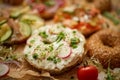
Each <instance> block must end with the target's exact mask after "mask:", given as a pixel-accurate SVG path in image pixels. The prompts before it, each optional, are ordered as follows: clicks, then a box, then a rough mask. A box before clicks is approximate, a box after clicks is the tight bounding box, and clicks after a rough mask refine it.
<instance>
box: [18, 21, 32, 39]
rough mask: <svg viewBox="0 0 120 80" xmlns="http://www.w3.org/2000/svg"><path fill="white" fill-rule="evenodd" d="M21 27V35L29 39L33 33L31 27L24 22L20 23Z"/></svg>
mask: <svg viewBox="0 0 120 80" xmlns="http://www.w3.org/2000/svg"><path fill="white" fill-rule="evenodd" d="M19 25H20V33H21V34H22V35H23V36H25V37H29V36H30V35H31V32H32V31H31V27H30V26H29V25H28V24H26V23H24V22H19Z"/></svg>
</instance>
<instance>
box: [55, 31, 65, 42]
mask: <svg viewBox="0 0 120 80" xmlns="http://www.w3.org/2000/svg"><path fill="white" fill-rule="evenodd" d="M64 38H65V34H64V33H63V32H60V33H59V34H58V36H57V39H56V41H57V42H60V41H61V40H62V39H64Z"/></svg>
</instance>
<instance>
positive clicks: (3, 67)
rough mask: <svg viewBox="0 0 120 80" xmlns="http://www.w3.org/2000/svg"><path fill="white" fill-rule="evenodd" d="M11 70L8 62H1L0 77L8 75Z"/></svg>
mask: <svg viewBox="0 0 120 80" xmlns="http://www.w3.org/2000/svg"><path fill="white" fill-rule="evenodd" d="M9 70H10V68H9V67H8V66H7V65H6V64H4V63H0V78H1V77H4V76H6V75H7V74H8V73H9Z"/></svg>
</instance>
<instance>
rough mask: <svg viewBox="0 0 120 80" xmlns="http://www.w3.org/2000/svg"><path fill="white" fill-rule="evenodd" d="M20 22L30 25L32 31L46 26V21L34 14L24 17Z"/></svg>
mask: <svg viewBox="0 0 120 80" xmlns="http://www.w3.org/2000/svg"><path fill="white" fill-rule="evenodd" d="M20 21H21V22H24V23H27V24H28V25H30V26H31V28H32V30H35V29H38V28H39V27H41V26H43V25H44V21H43V20H42V19H41V18H40V17H38V16H36V15H33V14H27V15H23V16H22V17H21V18H20Z"/></svg>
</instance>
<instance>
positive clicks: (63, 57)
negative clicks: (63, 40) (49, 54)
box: [58, 45, 72, 59]
mask: <svg viewBox="0 0 120 80" xmlns="http://www.w3.org/2000/svg"><path fill="white" fill-rule="evenodd" d="M64 46H65V47H63V48H64V49H65V48H67V49H66V50H68V52H67V53H59V54H58V57H59V58H62V59H65V58H68V57H69V56H70V55H71V54H72V49H71V47H69V45H64Z"/></svg>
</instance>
